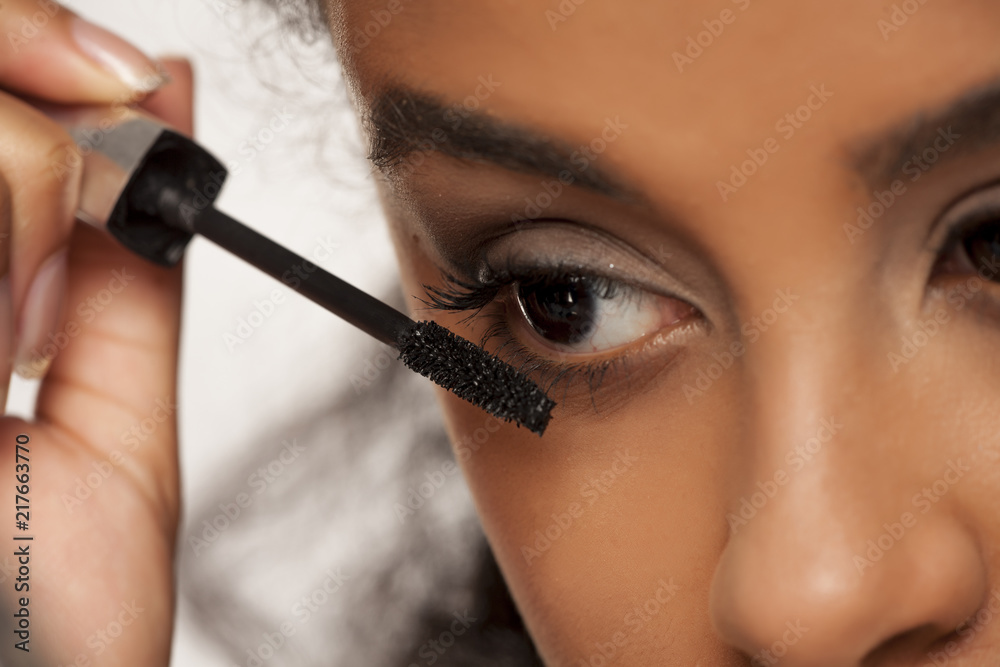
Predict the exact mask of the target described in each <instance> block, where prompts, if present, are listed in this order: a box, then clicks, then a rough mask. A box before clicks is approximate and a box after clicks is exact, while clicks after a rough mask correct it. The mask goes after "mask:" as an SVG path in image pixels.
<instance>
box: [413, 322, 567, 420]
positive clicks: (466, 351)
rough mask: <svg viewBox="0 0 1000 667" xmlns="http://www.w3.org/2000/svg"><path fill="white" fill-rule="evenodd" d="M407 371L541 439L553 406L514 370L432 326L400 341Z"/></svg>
mask: <svg viewBox="0 0 1000 667" xmlns="http://www.w3.org/2000/svg"><path fill="white" fill-rule="evenodd" d="M397 343H398V349H399V358H400V359H402V360H403V363H404V364H406V366H407V368H409V369H410V370H412V371H415V372H417V373H420V374H421V375H423V376H424V377H426V378H428V379H430V380H431V382H434V383H435V384H438V385H440V386H442V387H444V388H445V389H447V390H448V391H450V392H452V393H453V394H455V395H456V396H458V397H459V398H461V399H463V400H466V401H468V402H469V403H472V404H473V405H476V406H479V407H480V408H482V409H483V410H486V411H487V412H489V413H490V414H491V415H493V416H495V417H497V418H498V419H503V420H506V421H512V422H514V423H516V424H517V425H519V426H524V427H526V428H527V429H528V430H529V431H532V432H534V433H537V434H538V435H542V434H543V433H544V432H545V427H546V426H548V424H549V419H550V418H551V417H552V408H554V407H555V406H556V404H555V401H553V400H552V399H550V398H549V397H548V396H546V395H545V392H544V391H542V390H541V388H540V387H539V386H538V385H537V384H535V383H534V382H532V381H531V380H529V379H528V378H527V377H525V376H524V375H522V374H521V373H519V372H518V371H517V370H516V369H515V368H514V367H513V366H511V365H509V364H507V363H504V362H503V361H501V360H500V359H499V358H498V357H496V356H493V355H491V354H489V353H488V352H486V351H485V350H484V349H483V348H481V347H479V346H478V345H475V344H473V343H471V342H470V341H467V340H465V339H464V338H460V337H458V336H456V335H455V334H453V333H452V332H450V331H448V330H447V329H445V328H444V327H442V326H441V325H439V324H435V323H434V322H417V323H415V324H414V325H413V326H412V327H410V328H409V329H407V330H406V331H404V332H403V333H402V334H401V335H400V336H399V338H398V341H397Z"/></svg>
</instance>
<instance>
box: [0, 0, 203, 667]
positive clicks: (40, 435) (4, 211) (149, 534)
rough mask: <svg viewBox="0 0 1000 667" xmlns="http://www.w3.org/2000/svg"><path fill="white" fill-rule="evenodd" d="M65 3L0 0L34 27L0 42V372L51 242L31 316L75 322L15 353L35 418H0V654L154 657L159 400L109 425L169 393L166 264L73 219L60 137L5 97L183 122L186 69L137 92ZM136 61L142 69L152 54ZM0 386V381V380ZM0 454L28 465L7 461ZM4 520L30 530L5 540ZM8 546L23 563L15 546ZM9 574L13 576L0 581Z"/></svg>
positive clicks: (173, 508)
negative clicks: (42, 352)
mask: <svg viewBox="0 0 1000 667" xmlns="http://www.w3.org/2000/svg"><path fill="white" fill-rule="evenodd" d="M43 10H44V13H42V12H43ZM72 17H73V14H71V13H70V12H69V11H68V10H65V9H63V8H60V7H59V6H58V5H55V4H54V3H48V4H45V5H44V6H43V4H42V3H36V2H31V1H28V0H23V1H22V0H12V1H11V2H8V3H5V5H4V12H2V14H0V30H2V31H3V34H4V35H7V36H10V35H14V36H19V35H21V34H22V30H24V29H25V28H24V25H25V24H27V25H29V26H34V28H37V33H28V34H30V35H31V36H32V37H31V39H29V40H27V41H26V42H25V43H22V44H18V48H16V49H15V48H13V47H12V46H11V44H13V42H10V43H8V44H7V46H5V47H4V49H3V50H2V53H0V86H3V88H4V90H5V91H6V92H4V93H3V94H0V118H2V122H0V125H2V127H3V130H2V135H0V143H2V145H3V148H4V150H3V151H2V156H0V233H2V234H3V235H2V237H0V238H2V239H3V242H2V243H0V269H2V275H3V276H6V277H7V278H8V279H9V280H10V285H11V291H12V297H13V298H12V304H11V306H12V307H10V308H9V312H5V311H6V310H7V309H5V308H3V304H0V325H2V326H0V345H2V346H3V349H4V352H3V357H2V358H3V359H5V360H7V361H6V363H5V364H4V369H5V370H4V373H6V374H7V375H6V376H5V378H6V377H8V376H9V373H10V370H11V366H12V359H11V357H12V355H13V354H14V351H15V350H16V349H17V345H18V343H19V342H20V341H21V339H22V338H24V337H25V336H26V333H25V332H26V331H29V330H30V328H31V327H32V326H33V325H35V324H37V320H38V319H39V318H44V317H46V314H45V313H40V312H32V310H31V309H30V308H29V307H28V306H27V305H26V304H27V303H28V300H27V295H28V293H29V290H30V289H31V286H32V284H33V280H34V278H35V277H36V276H37V275H38V271H39V267H40V266H42V265H43V264H44V262H45V261H46V260H47V259H48V258H49V257H51V256H53V255H54V254H56V253H59V252H68V257H69V259H68V278H67V279H66V280H65V281H64V283H62V284H58V283H56V287H57V288H58V290H59V293H61V295H62V296H61V299H59V300H56V301H54V302H53V303H59V301H61V303H62V305H61V307H60V308H59V311H60V312H58V313H57V312H51V313H50V314H49V315H48V317H57V319H55V320H54V321H55V322H57V323H58V326H57V327H56V329H55V330H54V331H52V332H51V333H63V334H64V335H65V332H66V331H67V329H66V328H65V327H66V326H68V325H69V324H71V323H72V324H74V325H75V326H76V327H77V328H76V329H74V330H73V331H75V332H76V335H75V336H72V338H71V340H68V341H67V342H66V344H65V345H64V347H63V349H62V350H61V351H60V352H59V354H58V356H57V357H56V358H55V360H54V361H53V362H52V363H51V364H45V363H36V361H37V360H35V359H32V360H28V361H27V362H26V363H25V364H23V365H21V364H20V363H19V367H21V368H22V369H23V370H25V372H26V373H28V374H30V375H34V376H37V375H39V374H45V377H44V380H43V382H42V383H41V386H40V389H39V394H38V402H37V406H36V417H35V419H34V420H33V421H31V422H25V421H24V420H21V419H17V418H14V417H11V416H6V417H3V418H2V419H0V450H2V451H0V478H2V482H0V484H2V486H3V496H4V497H5V498H7V499H8V502H9V503H10V504H9V505H8V510H9V512H10V514H9V520H10V521H11V523H10V524H9V530H10V533H9V535H8V541H7V546H5V548H4V555H3V556H2V557H0V566H2V569H3V582H4V584H3V592H2V604H3V609H4V616H5V618H7V619H12V618H13V617H12V614H13V613H14V612H15V611H16V610H18V609H19V608H20V607H21V605H20V604H19V599H20V598H22V597H24V598H26V599H27V600H28V610H29V614H30V623H31V625H30V641H29V644H28V645H27V646H28V648H29V649H30V653H25V652H22V651H16V650H14V649H13V645H14V639H13V637H14V635H13V630H14V624H13V621H12V620H8V621H5V622H4V624H3V627H4V636H5V640H4V642H3V646H2V648H0V655H2V656H3V662H4V664H11V665H28V664H32V665H35V664H38V665H41V664H44V665H58V664H63V665H70V664H72V665H80V666H81V667H86V666H87V665H97V664H100V665H160V664H167V661H168V656H169V652H170V635H171V629H172V625H173V614H174V601H173V564H172V561H173V553H174V542H175V536H176V530H177V522H178V510H179V498H180V492H179V486H178V476H177V450H176V442H177V437H176V419H175V416H176V410H175V409H173V410H171V411H170V414H164V413H163V412H162V411H161V412H160V413H159V415H160V416H161V417H163V418H162V419H161V420H159V421H158V422H157V428H156V429H154V430H153V431H152V432H151V433H149V434H148V435H147V436H146V437H145V438H144V439H143V440H142V441H141V443H139V444H141V445H142V446H139V447H135V448H132V449H131V450H129V449H128V448H127V447H126V446H124V445H123V442H124V441H123V437H124V436H126V435H127V434H128V433H129V432H130V430H131V429H132V428H133V427H134V426H135V425H137V424H141V423H142V421H143V420H144V419H148V418H149V417H150V416H151V414H152V412H153V410H154V409H155V407H156V405H157V403H156V401H157V400H159V401H161V404H163V405H174V404H175V402H176V366H177V343H178V322H179V313H180V302H181V299H180V297H181V271H180V269H179V268H178V269H173V270H166V269H162V268H159V267H154V266H152V265H150V264H148V263H146V262H144V261H143V260H141V259H138V258H136V257H135V256H133V255H132V254H131V253H129V252H128V251H126V250H124V249H123V248H121V247H120V246H118V245H117V244H116V243H115V242H114V241H113V240H111V239H110V238H109V237H107V236H106V235H103V234H101V233H98V232H96V231H95V230H93V229H91V228H88V227H84V226H82V225H74V215H73V214H74V212H75V210H76V203H77V201H78V200H79V196H80V184H81V179H80V176H81V172H80V171H79V170H74V169H70V170H69V171H68V172H67V173H64V174H62V177H61V178H60V177H59V176H58V175H57V172H56V170H55V169H53V168H52V167H53V165H54V164H55V163H58V162H63V161H64V160H65V156H66V155H67V153H66V151H67V150H68V149H69V148H71V147H72V146H73V144H72V139H71V138H70V137H69V135H68V134H67V133H66V132H65V131H64V130H63V129H61V128H60V127H59V126H58V125H56V124H55V123H54V122H53V121H51V120H49V119H48V118H46V117H45V116H43V115H41V114H40V113H39V112H38V111H36V110H35V109H33V108H32V107H31V106H29V105H28V104H26V103H25V102H23V101H21V99H18V98H19V97H30V98H33V99H37V100H44V101H48V102H53V103H60V104H66V105H91V106H98V107H116V108H119V109H120V105H121V104H122V103H123V102H131V103H134V104H141V106H143V107H144V108H145V109H146V110H147V111H148V112H150V113H153V114H156V115H159V116H161V117H162V118H164V119H166V120H167V122H169V123H171V124H172V125H174V126H175V127H177V128H178V129H180V130H181V131H185V132H190V131H191V103H192V94H191V90H192V89H191V81H192V75H191V68H190V66H189V65H188V64H187V63H186V62H184V61H178V60H171V61H166V62H163V63H161V64H160V66H162V67H163V68H164V69H166V70H167V71H168V72H169V75H170V76H171V77H172V82H171V83H169V84H163V85H161V87H160V89H159V90H157V91H156V92H154V93H152V94H151V95H145V94H142V93H138V92H136V91H135V90H133V89H132V88H131V87H130V86H129V85H128V82H126V81H123V80H120V79H119V78H117V77H116V76H113V75H112V74H111V73H109V72H107V71H106V70H104V69H102V68H101V67H100V66H99V65H98V64H97V63H94V62H92V61H90V60H88V59H87V58H86V57H85V55H84V53H82V52H81V51H80V49H78V48H77V47H76V45H75V42H74V41H73V38H72V33H71V20H72ZM31 21H34V23H33V24H32V23H30V22H31ZM8 41H9V40H8ZM8 47H9V48H8ZM148 67H149V68H150V71H155V69H156V65H155V64H154V63H152V61H150V62H149V63H148ZM66 164H69V163H68V162H66ZM113 270H117V271H119V272H120V274H121V275H123V276H128V277H129V279H128V285H127V287H125V288H124V289H122V288H121V287H120V286H119V285H117V284H116V285H115V288H116V291H117V292H118V293H117V294H116V295H115V296H114V298H113V300H112V301H111V302H110V303H107V302H105V303H104V307H103V309H102V311H101V313H100V316H99V317H96V318H95V317H84V316H83V315H81V312H80V310H79V308H80V307H83V306H86V304H87V303H88V300H90V299H93V298H94V297H96V296H100V294H101V292H102V290H107V288H108V286H109V281H110V280H111V279H112V278H113V274H112V271H113ZM60 314H61V317H58V316H59V315H60ZM49 321H52V320H49ZM36 328H37V327H36ZM42 333H43V334H47V333H49V332H45V331H42ZM43 340H45V341H47V340H49V339H47V338H43ZM0 395H2V396H4V397H6V384H4V385H3V390H2V392H0ZM23 435H26V436H28V438H29V439H30V442H29V443H28V445H27V449H28V452H27V454H25V452H24V451H23V450H22V451H20V452H18V451H16V449H15V446H16V443H17V442H18V440H17V439H18V437H19V436H23ZM21 442H23V440H21ZM115 452H119V453H127V454H126V458H125V460H124V461H122V462H121V465H120V466H117V467H114V468H113V470H112V472H110V473H109V474H106V475H104V474H103V473H101V475H103V477H102V479H101V481H100V484H99V485H97V487H96V489H93V491H92V493H91V495H89V496H85V500H83V501H82V502H80V503H78V504H74V505H67V503H66V502H65V498H66V497H69V496H70V495H73V494H74V493H75V491H74V489H75V487H76V485H77V484H78V483H79V480H81V479H87V477H88V475H92V474H94V473H95V471H99V470H100V469H102V468H101V467H102V466H103V469H104V470H105V471H107V470H108V469H109V468H111V465H110V464H109V463H108V461H109V460H118V459H113V456H114V453H115ZM18 453H20V454H22V456H25V455H26V456H27V459H28V463H27V464H25V463H24V460H23V459H20V460H18V459H16V455H17V454H18ZM18 464H20V465H22V466H23V465H27V466H28V468H27V469H25V468H20V469H17V470H15V465H18ZM15 474H28V475H29V479H28V480H27V482H28V483H27V486H28V487H29V488H28V498H29V505H30V509H29V511H28V515H29V522H28V523H29V530H28V531H26V532H23V533H22V532H19V531H16V530H15V528H14V524H13V522H14V503H15V493H23V491H21V490H20V489H17V488H16V486H17V482H16V481H15ZM95 479H96V478H95ZM21 481H24V480H21ZM92 488H93V487H92ZM85 490H86V489H85ZM18 502H23V501H18ZM15 534H19V535H31V536H33V537H34V541H33V542H30V543H25V542H14V541H12V540H10V538H11V537H13V536H14V535H15ZM25 544H28V545H29V556H28V557H27V559H28V562H27V563H26V565H27V566H28V567H29V568H30V573H29V574H28V575H27V576H25V575H24V574H22V573H20V572H19V571H18V568H19V567H20V565H22V564H25V563H24V562H23V561H20V560H19V558H20V557H18V556H16V555H15V552H16V549H17V548H19V547H21V546H23V545H25ZM16 585H17V586H20V585H27V588H21V589H19V590H18V592H17V593H16V594H15V586H16ZM123 605H124V606H123ZM112 624H114V625H112ZM119 624H120V625H119ZM109 633H110V634H109ZM20 639H23V637H22V638H20Z"/></svg>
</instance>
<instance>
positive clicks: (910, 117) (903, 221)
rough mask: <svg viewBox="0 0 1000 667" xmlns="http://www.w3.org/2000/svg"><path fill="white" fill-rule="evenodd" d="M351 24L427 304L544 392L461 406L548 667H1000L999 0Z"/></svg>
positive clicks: (595, 1) (627, 5)
mask: <svg viewBox="0 0 1000 667" xmlns="http://www.w3.org/2000/svg"><path fill="white" fill-rule="evenodd" d="M330 13H331V24H332V28H333V32H334V35H335V38H336V39H337V42H338V48H339V50H340V53H341V56H342V59H343V61H344V65H345V68H346V71H347V74H348V77H349V79H350V82H351V85H352V87H353V93H354V96H355V102H356V104H357V105H358V108H359V110H360V112H361V113H362V116H363V117H364V118H366V121H367V124H368V125H367V129H368V131H369V132H371V136H372V139H373V145H374V146H375V147H376V150H375V154H374V158H375V159H376V162H377V164H378V165H379V174H380V179H379V180H380V188H381V192H382V196H383V200H384V203H385V207H386V210H387V212H388V215H389V218H390V221H391V226H392V230H393V234H394V238H395V242H396V245H397V249H398V253H399V257H400V262H401V265H402V271H403V278H404V285H405V288H406V289H407V291H408V293H410V294H413V295H415V296H420V297H422V298H425V299H426V298H427V294H426V292H425V290H424V288H423V285H431V286H433V287H435V288H437V289H439V290H442V291H443V293H439V294H438V295H437V301H438V302H439V304H440V303H446V304H449V305H451V306H452V307H454V308H456V309H465V310H467V311H468V312H461V313H455V312H447V311H444V310H427V309H423V307H422V306H421V304H420V303H419V302H417V301H416V299H414V300H413V301H412V303H413V306H414V313H415V314H416V315H418V316H419V317H422V318H433V319H435V320H437V321H439V322H441V323H442V324H445V325H447V326H449V327H450V328H452V329H453V330H455V331H456V332H458V333H460V334H461V335H464V336H465V337H467V338H471V339H473V340H477V341H478V340H480V339H482V338H484V336H485V337H486V338H487V341H486V345H487V347H488V348H489V349H491V350H494V351H500V353H501V355H502V356H504V357H505V358H507V359H509V360H510V361H511V362H512V363H515V364H523V365H524V366H525V368H526V369H529V370H530V373H531V375H532V376H533V377H534V378H536V379H537V380H539V381H540V382H542V383H550V382H551V383H553V384H552V389H551V395H552V396H553V398H554V399H555V400H557V401H558V402H559V406H558V407H557V408H556V410H555V412H554V417H553V420H552V422H551V425H550V426H549V429H548V431H547V432H546V433H545V435H544V437H542V438H541V439H539V438H538V437H537V436H535V435H533V434H531V433H529V432H527V431H526V430H525V429H518V428H515V427H514V426H512V425H506V424H505V425H503V426H502V427H501V426H499V425H498V424H497V422H496V421H495V420H493V419H491V418H489V417H488V416H487V415H486V414H485V413H483V412H481V411H479V410H477V409H475V408H473V407H470V406H469V405H467V404H465V403H463V402H461V401H459V400H457V399H455V398H454V397H453V396H450V395H446V394H442V395H441V400H442V402H443V404H444V408H445V413H446V416H447V422H448V428H449V431H450V434H451V437H452V439H453V442H454V443H455V447H456V455H457V457H458V459H459V461H460V462H461V465H462V467H463V469H464V472H465V475H466V477H467V479H468V482H469V485H470V487H471V489H472V493H473V496H474V498H475V502H476V505H477V508H478V510H479V513H480V515H481V517H482V522H483V526H484V528H485V531H486V534H487V536H488V538H489V541H490V544H491V545H492V548H493V550H494V551H495V553H496V556H497V559H498V561H499V563H500V566H501V568H502V570H503V572H504V575H505V577H506V579H507V582H508V584H509V586H510V589H511V591H512V593H513V596H514V598H515V600H516V602H517V604H518V606H519V608H520V610H521V612H522V614H523V616H524V618H525V620H526V622H527V625H528V627H529V629H530V631H531V634H532V636H533V638H534V640H535V641H536V643H537V645H538V647H539V649H540V651H541V653H542V655H543V657H544V658H545V660H546V661H547V662H548V663H549V664H551V665H567V666H568V665H572V666H574V667H576V666H583V665H589V666H593V667H598V666H600V665H605V664H607V665H610V664H614V665H653V664H671V665H674V664H676V665H699V664H700V665H702V666H708V665H713V666H714V665H738V664H746V663H747V662H748V660H750V659H751V658H756V660H755V661H754V664H767V665H770V664H776V663H777V662H779V661H780V663H781V664H783V665H789V666H791V665H796V666H798V665H802V666H807V665H808V666H827V665H829V666H837V667H844V666H850V665H866V666H868V665H873V666H874V665H927V664H935V665H944V664H949V665H958V666H964V665H969V666H972V665H987V664H990V665H992V664H995V663H996V660H997V658H998V657H1000V552H998V548H1000V519H998V514H997V507H998V506H1000V474H998V472H1000V471H998V467H1000V429H998V428H997V424H998V418H1000V400H998V399H1000V362H998V359H1000V261H998V259H1000V234H998V231H997V229H998V227H995V226H992V225H991V221H992V220H994V219H997V218H998V217H1000V216H998V215H995V214H996V213H998V212H1000V185H996V186H994V185H993V184H994V183H1000V145H998V140H1000V40H998V39H997V36H998V34H1000V32H998V30H1000V4H997V3H995V2H992V1H986V0H978V1H977V0H954V1H952V2H947V3H945V2H936V1H932V2H925V0H898V1H896V2H890V1H888V0H885V1H883V0H879V1H878V2H872V0H842V1H840V2H823V3H819V2H801V1H800V0H771V1H770V2H763V1H759V0H731V1H730V0H718V1H717V2H711V3H709V2H695V1H694V0H688V1H676V2H652V1H641V0H615V1H614V2H606V1H603V2H602V1H599V0H561V1H557V0H531V1H528V0H518V1H516V2H515V1H514V0H483V1H481V2H461V1H459V0H419V1H416V0H357V1H355V2H350V3H334V5H332V6H331V7H330ZM428 149H432V150H428ZM442 272H447V273H449V274H451V275H452V276H454V278H455V280H453V281H447V280H445V279H443V278H442ZM977 274H978V275H977ZM508 283H513V285H509V284H508ZM480 306H482V309H481V310H477V309H478V308H479V307H480ZM477 313H478V314H477ZM470 315H472V317H471V318H469V316H470ZM466 318H469V319H466Z"/></svg>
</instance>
